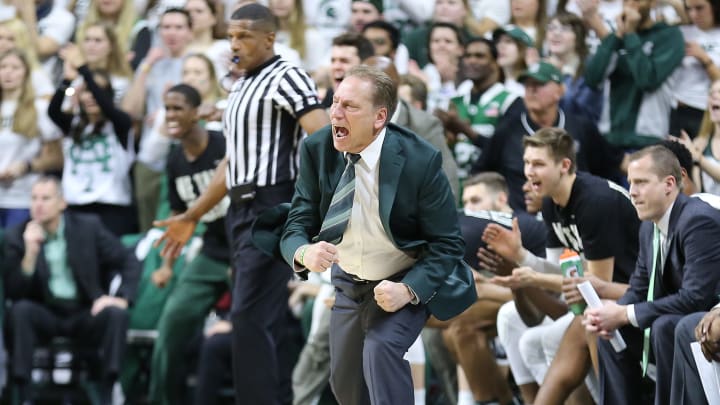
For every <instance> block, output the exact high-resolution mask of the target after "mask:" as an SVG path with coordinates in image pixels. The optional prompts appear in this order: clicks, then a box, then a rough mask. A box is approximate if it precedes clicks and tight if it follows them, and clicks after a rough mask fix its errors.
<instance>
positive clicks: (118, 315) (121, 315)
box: [100, 305, 130, 322]
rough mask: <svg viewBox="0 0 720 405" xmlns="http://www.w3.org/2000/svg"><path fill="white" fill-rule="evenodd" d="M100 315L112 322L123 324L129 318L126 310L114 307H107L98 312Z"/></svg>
mask: <svg viewBox="0 0 720 405" xmlns="http://www.w3.org/2000/svg"><path fill="white" fill-rule="evenodd" d="M100 314H102V315H103V316H105V317H107V318H108V319H110V320H112V321H118V322H125V321H127V320H128V319H129V318H130V315H129V314H128V311H127V309H125V308H120V307H116V306H113V305H110V306H107V307H105V308H103V310H102V311H100Z"/></svg>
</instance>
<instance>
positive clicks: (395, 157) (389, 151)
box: [378, 127, 405, 241]
mask: <svg viewBox="0 0 720 405" xmlns="http://www.w3.org/2000/svg"><path fill="white" fill-rule="evenodd" d="M403 166H405V154H404V153H403V149H402V146H401V145H400V142H398V139H397V135H396V133H395V131H392V130H391V129H390V128H389V127H388V129H387V132H386V133H385V142H384V144H383V147H382V152H381V153H380V173H379V176H378V177H379V182H380V186H379V190H378V194H379V199H380V201H379V203H378V204H379V210H380V220H381V221H382V224H383V228H385V233H386V234H387V235H388V236H389V237H390V239H391V240H393V241H394V239H393V237H392V233H391V231H390V210H391V209H392V206H393V202H395V195H396V194H397V188H398V185H399V183H400V174H401V173H402V169H403Z"/></svg>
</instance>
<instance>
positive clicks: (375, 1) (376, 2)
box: [352, 0, 383, 14]
mask: <svg viewBox="0 0 720 405" xmlns="http://www.w3.org/2000/svg"><path fill="white" fill-rule="evenodd" d="M356 1H360V2H363V3H368V4H372V5H373V6H375V8H376V9H377V11H378V13H380V14H382V13H383V0H352V2H353V3H355V2H356Z"/></svg>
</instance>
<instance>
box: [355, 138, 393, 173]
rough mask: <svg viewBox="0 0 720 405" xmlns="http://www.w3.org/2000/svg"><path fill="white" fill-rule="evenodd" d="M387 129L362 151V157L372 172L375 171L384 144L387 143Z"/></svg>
mask: <svg viewBox="0 0 720 405" xmlns="http://www.w3.org/2000/svg"><path fill="white" fill-rule="evenodd" d="M386 130H387V128H383V129H382V130H381V131H380V133H379V134H378V135H377V136H376V137H375V139H373V141H372V142H370V144H369V145H368V146H366V147H365V149H363V150H362V151H360V157H361V158H362V161H363V162H365V165H366V166H367V167H368V169H370V170H374V169H375V166H377V164H378V161H379V160H380V151H381V150H382V145H383V142H384V141H385V131H386Z"/></svg>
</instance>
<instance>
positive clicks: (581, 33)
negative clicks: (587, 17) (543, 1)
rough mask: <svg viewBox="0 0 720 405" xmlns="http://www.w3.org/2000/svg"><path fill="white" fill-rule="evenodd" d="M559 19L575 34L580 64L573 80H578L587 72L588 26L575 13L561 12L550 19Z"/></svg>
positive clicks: (588, 51)
mask: <svg viewBox="0 0 720 405" xmlns="http://www.w3.org/2000/svg"><path fill="white" fill-rule="evenodd" d="M553 20H557V22H559V23H560V24H562V25H567V26H569V27H570V28H571V29H572V31H573V33H574V34H575V53H576V54H577V56H578V59H579V62H580V64H579V65H578V68H577V71H576V72H575V76H574V77H573V81H575V80H578V79H579V78H581V77H582V76H583V74H584V73H585V60H586V59H587V57H588V54H589V53H590V50H589V49H588V46H587V41H586V38H587V28H585V23H584V22H583V20H582V19H581V18H580V17H578V16H577V15H575V14H573V13H568V12H560V13H557V14H556V15H554V16H553V17H551V18H550V19H549V20H548V21H549V22H552V21H553Z"/></svg>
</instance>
